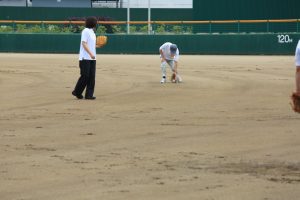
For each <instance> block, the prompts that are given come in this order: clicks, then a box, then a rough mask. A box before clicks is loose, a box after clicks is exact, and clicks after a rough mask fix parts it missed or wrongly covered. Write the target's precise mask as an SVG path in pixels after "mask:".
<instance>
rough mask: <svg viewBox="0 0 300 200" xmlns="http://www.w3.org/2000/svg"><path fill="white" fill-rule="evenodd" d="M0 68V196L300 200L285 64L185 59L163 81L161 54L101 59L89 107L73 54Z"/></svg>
mask: <svg viewBox="0 0 300 200" xmlns="http://www.w3.org/2000/svg"><path fill="white" fill-rule="evenodd" d="M0 60H1V62H0V91H1V97H0V106H1V107H0V109H1V110H0V127H1V129H0V199H1V200H53V199H55V200H99V199H103V200H111V199H122V200H124V199H129V200H134V199H137V200H141V199H143V200H165V199H168V200H178V199H183V200H191V199H192V200H193V199H201V200H202V199H203V200H227V199H228V200H241V199H243V200H254V199H255V200H285V199H287V200H296V199H297V200H298V199H300V189H299V188H300V134H299V132H300V131H299V130H300V123H299V120H300V115H299V114H295V113H294V112H292V111H291V108H290V105H289V95H290V93H291V92H292V90H293V89H294V67H293V66H294V64H293V63H294V58H293V57H292V56H187V55H183V56H181V63H180V72H181V75H182V78H183V81H184V82H183V83H181V84H173V83H166V84H163V85H162V84H160V83H159V81H160V78H161V77H160V63H159V58H158V56H157V55H99V56H98V61H97V62H98V64H97V75H96V76H97V77H96V78H97V81H96V90H95V96H97V99H96V100H95V101H91V100H77V99H75V98H74V97H73V96H72V95H71V91H72V90H73V88H74V85H75V83H76V81H77V79H78V77H79V68H78V61H77V55H64V54H60V55H50V54H48V55H45V54H0ZM168 72H170V71H168ZM168 75H170V73H169V74H168Z"/></svg>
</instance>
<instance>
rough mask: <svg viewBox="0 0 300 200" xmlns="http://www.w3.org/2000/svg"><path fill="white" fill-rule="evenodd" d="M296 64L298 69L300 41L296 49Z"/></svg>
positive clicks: (299, 64)
mask: <svg viewBox="0 0 300 200" xmlns="http://www.w3.org/2000/svg"><path fill="white" fill-rule="evenodd" d="M295 64H296V66H297V67H300V40H299V41H298V45H297V47H296V53H295Z"/></svg>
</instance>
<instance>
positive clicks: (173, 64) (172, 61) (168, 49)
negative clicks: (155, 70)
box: [159, 42, 182, 83]
mask: <svg viewBox="0 0 300 200" xmlns="http://www.w3.org/2000/svg"><path fill="white" fill-rule="evenodd" d="M159 53H160V59H161V64H160V67H161V72H162V79H161V81H160V83H165V82H166V81H167V79H166V76H167V73H166V67H167V65H169V67H170V68H171V70H172V72H173V75H172V77H173V79H172V80H171V81H172V82H177V83H178V82H182V79H181V77H180V76H179V74H178V60H179V50H178V48H177V46H176V44H172V43H170V42H166V43H164V44H163V45H161V47H160V48H159Z"/></svg>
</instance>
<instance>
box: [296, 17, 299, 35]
mask: <svg viewBox="0 0 300 200" xmlns="http://www.w3.org/2000/svg"><path fill="white" fill-rule="evenodd" d="M296 24H297V33H298V32H299V19H297V22H296Z"/></svg>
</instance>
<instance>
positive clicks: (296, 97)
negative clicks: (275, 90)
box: [291, 40, 300, 113]
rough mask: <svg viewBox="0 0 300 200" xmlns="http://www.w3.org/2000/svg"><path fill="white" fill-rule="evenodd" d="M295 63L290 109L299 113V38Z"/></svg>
mask: <svg viewBox="0 0 300 200" xmlns="http://www.w3.org/2000/svg"><path fill="white" fill-rule="evenodd" d="M295 64H296V74H295V85H296V91H295V92H293V93H292V96H291V99H292V102H291V105H292V109H293V110H294V111H295V112H298V113H300V40H299V41H298V45H297V47H296V52H295Z"/></svg>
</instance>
